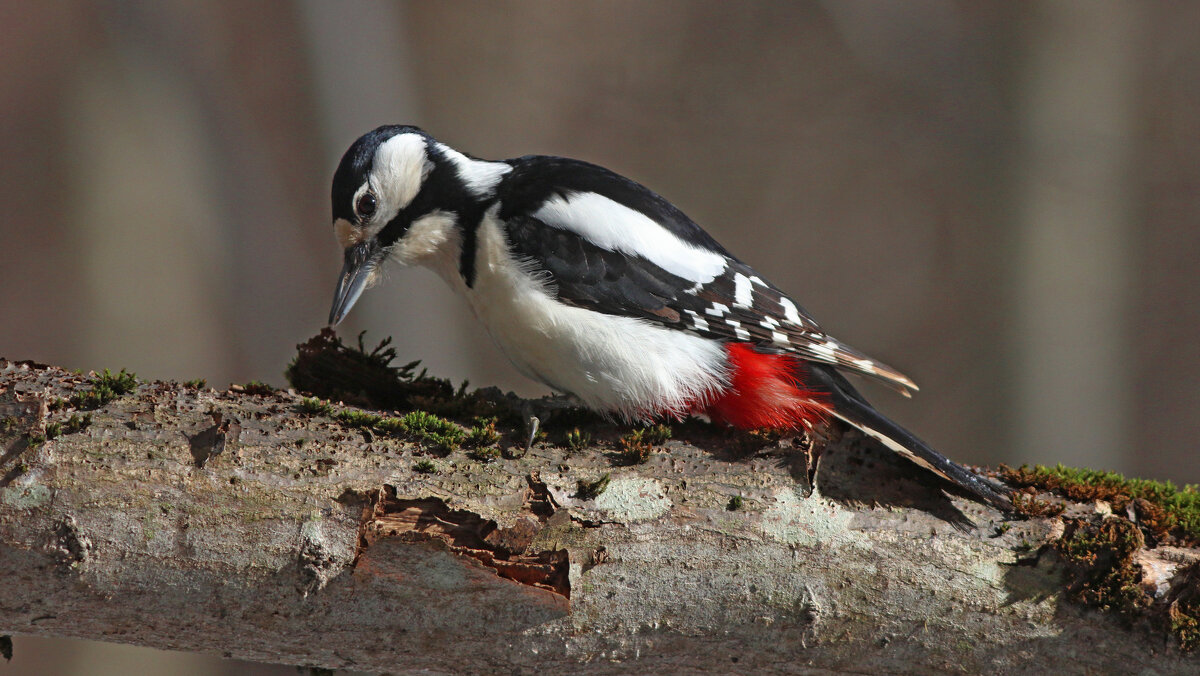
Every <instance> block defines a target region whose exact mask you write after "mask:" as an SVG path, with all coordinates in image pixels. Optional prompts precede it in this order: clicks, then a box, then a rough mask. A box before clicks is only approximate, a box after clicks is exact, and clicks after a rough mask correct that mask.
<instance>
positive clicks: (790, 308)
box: [779, 297, 804, 326]
mask: <svg viewBox="0 0 1200 676" xmlns="http://www.w3.org/2000/svg"><path fill="white" fill-rule="evenodd" d="M779 304H780V305H782V306H783V318H784V319H786V320H788V321H789V322H791V323H793V324H795V325H797V326H803V325H804V320H803V319H801V318H800V313H799V312H798V311H797V310H796V304H795V303H793V302H792V299H791V298H787V297H784V298H781V299H779Z"/></svg>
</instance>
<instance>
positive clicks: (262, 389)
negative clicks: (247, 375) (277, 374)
mask: <svg viewBox="0 0 1200 676" xmlns="http://www.w3.org/2000/svg"><path fill="white" fill-rule="evenodd" d="M242 391H243V392H245V393H246V394H257V395H259V396H268V395H272V394H275V388H274V387H271V386H270V385H268V384H266V383H264V382H259V381H257V380H251V381H250V382H248V383H246V384H245V385H242Z"/></svg>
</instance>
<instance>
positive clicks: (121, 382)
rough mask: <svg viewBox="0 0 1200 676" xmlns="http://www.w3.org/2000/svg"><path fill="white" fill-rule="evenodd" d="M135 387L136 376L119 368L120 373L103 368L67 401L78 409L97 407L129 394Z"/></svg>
mask: <svg viewBox="0 0 1200 676" xmlns="http://www.w3.org/2000/svg"><path fill="white" fill-rule="evenodd" d="M136 388H137V376H136V375H134V374H132V373H128V372H126V371H125V369H121V372H120V373H112V372H110V371H109V370H108V369H104V371H103V372H102V373H99V374H97V375H95V376H94V377H93V378H92V380H91V386H90V387H89V388H88V389H86V390H84V391H82V392H76V393H75V394H73V395H71V398H70V399H69V400H68V401H69V403H70V404H71V405H72V406H74V407H75V408H78V409H83V410H91V409H97V408H100V407H101V406H103V405H105V404H107V403H108V402H110V401H112V400H114V399H116V398H117V397H120V396H123V395H126V394H129V393H130V392H133V391H134V390H135V389H136Z"/></svg>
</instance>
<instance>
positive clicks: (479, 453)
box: [467, 446, 500, 462]
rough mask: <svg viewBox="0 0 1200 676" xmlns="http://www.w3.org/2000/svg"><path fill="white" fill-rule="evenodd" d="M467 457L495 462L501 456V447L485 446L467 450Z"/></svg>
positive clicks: (479, 460)
mask: <svg viewBox="0 0 1200 676" xmlns="http://www.w3.org/2000/svg"><path fill="white" fill-rule="evenodd" d="M467 457H468V458H470V459H472V460H474V461H476V462H493V461H495V460H497V459H499V457H500V449H499V448H496V447H495V446H483V447H481V448H472V449H471V450H469V451H467Z"/></svg>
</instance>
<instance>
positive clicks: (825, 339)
mask: <svg viewBox="0 0 1200 676" xmlns="http://www.w3.org/2000/svg"><path fill="white" fill-rule="evenodd" d="M513 163H514V166H516V167H517V169H516V170H515V171H514V172H513V173H512V174H511V175H510V176H509V177H507V178H506V179H505V181H504V184H503V185H502V186H501V189H500V191H499V195H498V196H499V198H500V203H501V208H500V217H501V220H502V221H503V222H504V224H505V228H506V231H507V232H506V234H507V236H508V239H509V245H510V246H511V247H512V250H513V254H514V255H516V256H518V257H520V258H523V259H526V260H527V261H528V262H529V263H530V264H531V265H536V266H538V267H540V268H541V269H542V270H544V271H545V272H546V273H548V274H549V276H550V280H549V281H550V282H551V284H552V287H553V290H554V293H556V294H557V298H558V300H559V301H561V302H563V303H566V304H569V305H574V306H577V307H583V308H587V309H590V310H595V311H597V312H604V313H606V314H613V315H622V316H633V317H640V318H643V319H647V320H650V321H654V322H658V323H660V324H662V325H664V326H667V327H670V328H673V329H678V330H684V331H692V332H695V333H699V334H701V335H705V336H708V337H713V338H718V339H722V340H729V341H738V342H750V343H754V344H756V345H758V346H759V347H760V349H764V350H771V351H778V352H790V353H793V354H796V355H797V356H799V357H802V358H804V359H808V360H810V361H815V362H820V363H825V364H831V365H834V366H838V367H840V368H844V369H847V370H849V371H853V372H856V373H859V374H862V375H865V376H869V377H871V378H875V379H877V380H880V381H882V382H883V383H885V384H887V385H889V386H891V387H893V388H894V389H896V390H897V391H900V392H901V393H903V394H906V395H907V394H908V393H909V392H910V391H913V390H916V389H917V387H916V385H915V384H913V382H912V381H911V380H909V379H908V378H906V377H905V376H904V375H903V374H901V373H899V372H898V371H896V370H895V369H893V368H891V367H888V366H886V365H884V364H880V363H879V362H876V361H874V360H872V359H870V358H869V357H867V356H866V355H865V354H863V353H862V352H859V351H858V350H855V349H854V348H852V347H849V346H847V345H843V344H841V343H840V342H838V341H836V340H834V339H832V338H830V337H829V336H827V335H826V334H825V333H824V332H823V331H821V328H820V326H819V325H818V324H817V322H816V321H815V320H814V319H813V318H812V317H811V316H810V315H809V314H808V313H807V312H805V310H804V308H802V307H800V306H799V305H798V304H796V303H795V302H794V301H793V300H791V299H790V298H788V297H787V295H786V294H784V293H783V292H782V291H780V290H779V289H778V288H776V287H775V286H774V285H772V284H770V283H769V282H767V281H766V280H764V279H762V278H761V277H760V276H759V275H758V274H757V273H756V272H755V271H754V270H753V269H751V268H750V267H749V266H747V265H746V264H745V263H742V262H741V261H739V260H737V259H736V258H734V257H733V256H732V255H730V254H729V253H728V252H726V251H725V250H724V248H722V247H721V246H720V245H719V244H717V243H716V242H715V241H714V240H713V239H712V238H711V237H710V236H709V235H708V234H707V233H705V232H704V231H703V230H701V229H700V227H699V226H697V225H696V224H695V223H694V222H692V221H691V220H690V219H688V218H687V216H685V215H684V214H683V213H682V212H681V211H679V210H678V209H677V208H675V207H674V206H672V205H671V204H670V203H669V202H667V201H666V200H664V199H662V198H661V197H659V196H658V195H657V194H655V193H654V192H652V191H650V190H649V189H647V188H645V187H643V186H641V185H639V184H637V183H634V182H633V181H630V180H629V179H626V178H624V177H622V176H620V175H618V174H615V173H613V172H610V171H608V170H606V169H603V168H601V167H597V166H595V165H590V164H586V163H582V162H576V161H574V160H566V159H562V158H538V157H530V158H522V159H520V160H514V161H513ZM585 192H591V193H597V194H600V195H603V196H604V197H607V198H609V199H611V200H613V201H615V202H617V203H619V204H622V205H624V206H627V207H629V208H630V209H633V210H635V211H637V212H639V213H641V214H642V215H644V216H646V217H647V218H649V219H650V220H651V221H653V223H646V224H645V227H655V224H657V226H658V227H662V228H663V229H664V230H666V231H667V232H670V233H671V234H672V235H674V236H675V238H677V239H678V241H680V242H682V244H681V246H688V247H697V248H702V250H703V251H704V252H706V255H711V254H719V255H720V256H722V257H723V259H724V265H723V269H722V270H721V271H720V272H719V273H718V274H716V275H715V276H714V277H712V278H710V279H705V280H703V281H702V282H696V281H695V280H693V279H688V278H685V277H681V276H679V275H677V274H673V273H672V272H670V271H668V270H666V269H664V268H663V267H661V266H659V265H657V264H656V263H655V262H653V261H651V260H649V254H648V255H647V256H639V255H634V254H630V253H628V252H621V251H615V250H612V249H609V248H604V247H601V246H598V245H596V244H594V243H593V242H592V241H591V240H589V239H588V238H587V237H586V236H585V235H584V234H581V233H580V232H579V231H578V230H577V227H576V225H575V222H572V221H571V220H570V219H562V220H560V221H551V222H547V220H543V219H545V218H546V216H544V215H543V216H542V218H538V217H535V216H534V214H535V213H538V209H539V207H540V206H541V205H542V204H544V203H545V202H546V200H548V199H550V198H551V197H556V196H557V197H569V196H571V195H573V194H578V193H585Z"/></svg>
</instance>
